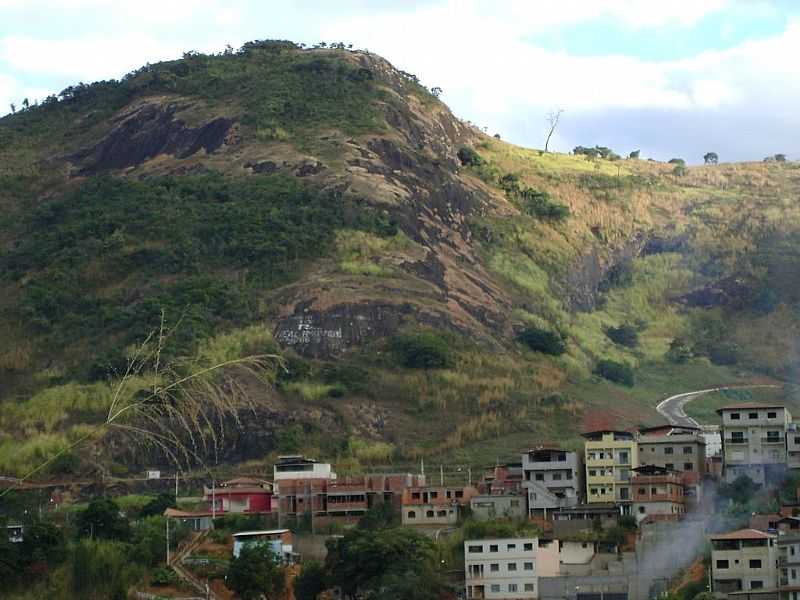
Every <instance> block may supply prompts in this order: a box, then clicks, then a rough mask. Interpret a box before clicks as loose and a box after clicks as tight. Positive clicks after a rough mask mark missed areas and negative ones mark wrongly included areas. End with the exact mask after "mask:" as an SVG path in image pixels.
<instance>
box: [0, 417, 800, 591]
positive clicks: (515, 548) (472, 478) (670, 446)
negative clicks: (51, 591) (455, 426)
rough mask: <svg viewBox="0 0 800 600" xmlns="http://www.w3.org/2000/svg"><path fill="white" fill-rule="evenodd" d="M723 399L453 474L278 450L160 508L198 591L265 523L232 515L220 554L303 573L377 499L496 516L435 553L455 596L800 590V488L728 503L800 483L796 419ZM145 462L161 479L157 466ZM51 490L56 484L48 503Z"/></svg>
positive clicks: (177, 558) (462, 516) (402, 516)
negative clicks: (195, 496) (689, 421)
mask: <svg viewBox="0 0 800 600" xmlns="http://www.w3.org/2000/svg"><path fill="white" fill-rule="evenodd" d="M717 412H718V414H719V416H720V427H719V431H718V432H715V431H713V429H714V428H708V427H706V428H702V429H701V428H698V427H693V426H689V425H670V424H665V425H660V426H654V427H648V428H641V429H639V430H628V431H614V430H609V429H606V430H599V431H587V432H584V434H583V437H584V440H585V441H584V448H583V451H582V452H574V451H570V450H566V449H564V448H560V447H558V446H556V445H541V446H535V447H532V448H530V449H527V450H525V451H523V452H521V453H520V455H519V460H515V461H511V462H507V463H505V464H498V465H497V466H495V467H494V468H493V469H491V470H489V471H487V472H485V473H475V474H473V473H472V472H471V471H464V472H463V473H460V474H459V476H461V477H462V478H463V479H462V480H461V481H454V480H453V478H452V476H450V475H448V480H447V481H445V478H444V472H443V471H442V472H439V473H437V472H436V468H435V467H432V468H429V469H428V471H427V472H426V468H425V465H424V463H423V464H421V465H420V469H419V472H417V473H368V474H364V475H361V476H345V477H338V476H337V474H336V473H335V472H334V471H333V467H332V465H331V464H329V463H326V462H322V461H319V460H315V459H313V458H308V457H305V456H302V455H286V456H281V457H280V458H279V459H278V461H277V462H276V463H275V465H274V467H273V472H272V474H271V477H265V478H263V479H259V478H255V477H252V476H248V477H238V478H235V479H231V480H228V481H222V482H216V481H213V480H212V481H207V482H205V485H204V486H203V494H202V502H200V505H202V508H199V505H198V503H197V502H195V504H194V508H191V509H187V508H184V507H181V508H174V507H168V508H166V509H165V510H164V513H163V514H164V516H165V517H166V518H167V519H168V520H169V521H172V522H173V530H178V529H180V528H181V527H183V528H184V529H186V530H187V531H190V532H191V533H190V534H188V536H187V537H186V538H185V539H184V541H183V542H182V543H181V545H180V546H179V547H177V548H176V549H175V550H173V552H172V555H171V557H169V556H168V558H167V560H168V563H167V566H168V567H171V568H172V569H174V571H175V573H176V574H177V577H178V581H182V582H183V584H184V585H186V586H188V587H189V588H194V589H195V590H196V591H200V592H208V593H209V594H211V593H212V592H210V591H208V590H213V589H217V590H219V589H224V586H220V585H219V582H220V580H219V579H217V578H216V577H214V576H213V575H212V576H210V577H209V572H208V569H207V566H208V559H207V558H202V557H203V556H207V554H205V553H204V552H203V548H204V545H205V544H207V543H209V540H210V537H209V536H211V535H212V534H213V532H214V531H215V527H220V526H222V527H225V526H226V525H225V523H226V519H229V518H231V517H232V516H234V517H240V518H244V519H245V520H244V521H240V522H239V523H240V524H243V523H247V522H250V523H259V524H262V523H263V524H270V525H271V527H269V528H261V529H255V530H244V529H243V530H235V531H231V532H230V535H225V536H224V538H223V540H218V541H222V542H223V544H224V545H223V548H225V547H226V548H228V549H227V550H224V551H223V553H222V554H221V555H220V554H219V553H218V554H217V558H216V562H217V563H220V562H222V563H224V562H226V561H228V560H230V559H232V558H236V557H238V556H240V554H241V552H242V550H243V549H244V548H247V547H254V548H257V549H258V552H261V553H267V554H269V555H270V556H273V557H274V558H275V560H276V561H277V562H278V563H280V564H282V565H284V568H286V569H287V573H293V574H294V576H296V574H297V573H298V571H297V569H301V570H302V568H303V565H304V564H307V563H308V562H309V561H315V560H319V561H323V562H324V561H325V560H326V554H327V553H328V552H329V551H330V549H331V546H330V545H329V546H328V549H327V550H326V547H325V544H324V543H322V542H321V541H323V542H324V540H327V539H336V538H339V537H341V534H333V535H331V534H330V533H326V532H345V531H347V530H348V529H350V528H352V527H356V526H357V525H358V524H359V523H360V522H363V520H364V519H365V518H366V517H368V515H370V514H371V513H375V511H376V510H378V511H384V512H385V514H394V515H395V517H396V518H397V522H398V524H399V525H400V526H401V527H403V528H409V529H414V530H416V531H418V532H421V533H423V534H424V535H425V536H428V537H432V538H433V539H435V540H441V539H447V538H448V537H449V536H453V535H454V534H456V532H459V530H460V529H461V528H462V527H463V526H464V523H465V522H466V521H471V522H479V523H489V524H493V527H488V528H487V529H485V531H484V534H485V535H483V536H481V537H475V538H472V537H469V536H468V534H467V533H466V532H464V533H463V542H460V543H459V546H460V547H459V548H458V551H459V552H460V553H462V556H463V569H462V568H461V567H459V569H458V570H453V569H452V568H451V565H447V564H446V561H445V560H442V563H441V565H439V568H440V569H441V571H442V575H443V576H445V577H446V579H447V582H448V584H447V589H448V590H449V592H448V593H447V595H448V596H449V597H453V598H464V599H468V600H477V599H481V600H482V599H487V600H489V599H497V600H511V599H525V600H558V599H564V598H568V599H570V600H645V599H647V598H654V597H656V596H660V595H663V594H667V593H673V594H674V593H675V591H676V590H678V589H680V588H681V587H684V588H685V587H686V586H687V585H689V586H693V587H691V589H694V590H695V591H696V592H697V593H700V592H703V591H709V592H710V593H711V594H712V595H713V597H714V598H718V599H724V598H730V599H732V600H734V599H738V598H747V599H748V600H749V599H751V598H754V599H757V600H796V597H797V593H798V591H800V577H798V571H799V570H800V558H795V557H796V556H797V557H800V496H798V494H800V488H798V489H797V490H796V491H795V490H794V489H793V490H792V493H793V498H791V499H789V500H785V499H784V501H783V502H781V503H780V504H777V505H776V504H775V503H774V502H773V510H772V512H769V513H757V512H752V513H750V514H745V513H740V514H736V513H735V512H730V511H729V512H728V513H725V508H726V506H727V507H728V508H730V507H731V506H732V505H733V504H734V502H740V501H741V500H735V499H734V498H733V497H732V495H731V493H730V490H731V489H733V488H736V487H737V486H738V487H741V486H744V487H745V488H747V487H748V486H751V487H750V488H748V489H750V490H751V492H749V494H750V495H751V497H756V496H757V495H758V494H766V495H767V496H768V497H769V498H770V499H780V495H779V494H778V493H777V490H778V489H780V488H781V487H782V486H783V487H785V486H786V484H787V482H790V484H792V485H794V484H796V483H797V481H798V478H797V477H796V475H795V474H796V472H797V471H796V470H797V469H798V468H800V431H798V428H797V425H796V423H794V422H793V421H792V416H791V414H790V413H789V411H788V410H787V409H786V407H784V406H781V405H777V404H776V405H769V404H757V403H739V404H733V405H729V406H725V407H722V408H720V409H719V410H718V411H717ZM720 441H721V444H720ZM707 442H708V443H707ZM709 448H710V449H711V451H708V449H709ZM149 477H150V479H151V480H152V481H153V482H154V483H155V482H157V481H158V480H159V479H161V474H160V473H158V472H151V473H150V474H149ZM166 481H167V482H169V481H171V480H170V479H169V478H167V479H166ZM759 489H760V490H761V491H760V492H756V490H759ZM176 490H177V480H176ZM726 490H727V491H726ZM58 497H59V491H58V490H52V491H51V503H52V501H53V498H58ZM173 498H174V497H173ZM748 499H749V498H748ZM182 504H185V502H184V503H182ZM57 508H58V507H57V506H56V507H55V509H56V510H57ZM40 510H41V509H40ZM45 510H46V509H45ZM50 510H54V507H53V505H52V504H51V506H50ZM247 519H250V521H248V520H247ZM501 524H505V526H503V527H498V525H501ZM227 526H228V527H230V524H228V525H227ZM168 530H169V528H168ZM500 530H502V531H504V532H505V533H504V535H502V536H498V535H496V531H500ZM6 531H7V534H8V541H9V543H12V544H22V543H24V540H25V537H26V526H25V524H24V521H20V522H9V523H8V524H7V526H6ZM217 537H218V536H217ZM225 540H227V541H225ZM227 544H232V545H230V546H227ZM676 546H677V548H676ZM676 550H677V551H676ZM225 552H227V553H228V555H227V556H225V554H224V553H225ZM704 553H706V554H705V558H704ZM198 556H199V557H201V558H198ZM698 565H700V566H699V569H700V571H699V573H700V575H698V572H697V568H698ZM222 572H223V571H219V570H217V571H215V573H216V574H217V576H219V577H221V574H222ZM689 572H693V573H694V575H693V576H692V577H693V579H690V580H687V579H686V576H687V573H689ZM204 576H205V577H204ZM209 579H211V580H212V581H213V580H214V579H217V582H218V583H217V587H213V586H212V587H208V586H207V583H208V580H209ZM687 581H688V582H689V583H687ZM214 593H216V592H214ZM330 593H333V594H334V596H331V597H337V596H336V594H339V593H341V590H340V589H333V590H332V591H331V592H330ZM142 597H145V596H142ZM209 597H212V596H211V595H209ZM213 597H225V596H222V595H220V596H213ZM326 597H328V596H326Z"/></svg>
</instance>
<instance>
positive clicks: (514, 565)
mask: <svg viewBox="0 0 800 600" xmlns="http://www.w3.org/2000/svg"><path fill="white" fill-rule="evenodd" d="M508 570H509V571H516V570H517V563H508Z"/></svg>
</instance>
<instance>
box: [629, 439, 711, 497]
mask: <svg viewBox="0 0 800 600" xmlns="http://www.w3.org/2000/svg"><path fill="white" fill-rule="evenodd" d="M639 464H640V465H654V466H656V467H663V468H665V469H669V470H670V471H677V472H678V473H679V474H680V475H681V479H682V481H683V485H684V492H685V496H686V504H687V506H688V508H689V509H691V508H695V507H697V505H698V504H699V503H700V501H701V500H702V481H703V477H704V475H705V474H706V437H705V435H704V434H703V432H702V430H701V429H698V428H695V427H678V426H674V425H662V426H660V427H648V428H646V429H640V430H639Z"/></svg>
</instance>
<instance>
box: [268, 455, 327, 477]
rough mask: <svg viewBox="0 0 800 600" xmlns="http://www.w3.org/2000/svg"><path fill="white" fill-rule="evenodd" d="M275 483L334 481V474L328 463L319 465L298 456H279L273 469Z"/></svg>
mask: <svg viewBox="0 0 800 600" xmlns="http://www.w3.org/2000/svg"><path fill="white" fill-rule="evenodd" d="M273 478H274V480H275V482H276V483H278V482H280V481H285V480H293V479H324V480H331V479H336V473H334V472H333V471H332V469H331V465H330V464H329V463H321V462H318V461H317V460H315V459H313V458H306V457H305V456H302V455H298V454H291V455H285V456H279V457H278V462H276V463H275V465H274V467H273Z"/></svg>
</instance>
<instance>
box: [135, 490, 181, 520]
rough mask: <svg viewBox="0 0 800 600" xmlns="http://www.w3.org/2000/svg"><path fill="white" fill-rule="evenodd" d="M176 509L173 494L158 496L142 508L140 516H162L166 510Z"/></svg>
mask: <svg viewBox="0 0 800 600" xmlns="http://www.w3.org/2000/svg"><path fill="white" fill-rule="evenodd" d="M175 507H177V503H176V501H175V496H174V494H159V495H158V496H156V497H155V498H153V499H152V500H150V501H149V502H148V503H147V504H145V505H144V506H143V507H142V512H141V516H143V517H152V516H154V515H163V514H164V511H165V510H167V509H168V508H175Z"/></svg>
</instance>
